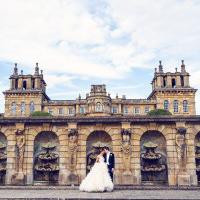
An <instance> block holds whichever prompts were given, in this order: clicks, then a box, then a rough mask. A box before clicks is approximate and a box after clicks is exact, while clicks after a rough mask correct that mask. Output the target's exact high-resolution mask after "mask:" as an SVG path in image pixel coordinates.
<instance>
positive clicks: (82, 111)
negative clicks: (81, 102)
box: [80, 106, 85, 114]
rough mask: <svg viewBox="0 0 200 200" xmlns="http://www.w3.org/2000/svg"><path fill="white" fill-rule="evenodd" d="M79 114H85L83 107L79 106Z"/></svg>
mask: <svg viewBox="0 0 200 200" xmlns="http://www.w3.org/2000/svg"><path fill="white" fill-rule="evenodd" d="M80 113H81V114H84V113H85V108H84V107H83V106H80Z"/></svg>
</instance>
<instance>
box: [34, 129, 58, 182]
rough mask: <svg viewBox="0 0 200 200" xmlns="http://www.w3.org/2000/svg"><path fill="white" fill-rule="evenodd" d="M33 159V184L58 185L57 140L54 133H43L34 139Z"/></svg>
mask: <svg viewBox="0 0 200 200" xmlns="http://www.w3.org/2000/svg"><path fill="white" fill-rule="evenodd" d="M33 158H34V166H33V170H34V173H33V174H34V184H40V185H41V184H43V185H55V184H58V176H59V140H58V136H57V135H56V134H55V133H54V132H51V131H43V132H40V133H39V134H38V135H37V136H36V137H35V140H34V157H33Z"/></svg>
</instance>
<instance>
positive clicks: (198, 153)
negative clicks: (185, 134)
mask: <svg viewBox="0 0 200 200" xmlns="http://www.w3.org/2000/svg"><path fill="white" fill-rule="evenodd" d="M194 144H195V160H196V174H197V180H198V185H199V184H200V132H198V133H197V135H196V136H195V141H194Z"/></svg>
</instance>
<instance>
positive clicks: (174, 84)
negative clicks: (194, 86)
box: [172, 78, 176, 88]
mask: <svg viewBox="0 0 200 200" xmlns="http://www.w3.org/2000/svg"><path fill="white" fill-rule="evenodd" d="M172 87H173V88H175V87H176V79H175V78H173V79H172Z"/></svg>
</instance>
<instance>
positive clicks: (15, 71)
mask: <svg viewBox="0 0 200 200" xmlns="http://www.w3.org/2000/svg"><path fill="white" fill-rule="evenodd" d="M13 75H18V68H17V63H15V67H14V72H13Z"/></svg>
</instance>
